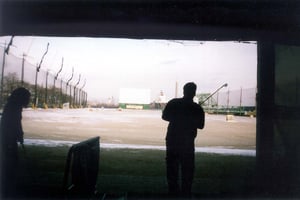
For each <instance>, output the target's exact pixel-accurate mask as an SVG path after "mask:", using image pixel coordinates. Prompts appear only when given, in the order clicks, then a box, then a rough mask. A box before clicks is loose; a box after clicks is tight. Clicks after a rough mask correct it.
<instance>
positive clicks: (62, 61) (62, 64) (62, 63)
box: [53, 58, 64, 105]
mask: <svg viewBox="0 0 300 200" xmlns="http://www.w3.org/2000/svg"><path fill="white" fill-rule="evenodd" d="M63 66H64V58H62V60H61V66H60V69H59V71H58V72H57V73H56V76H55V77H54V83H53V97H54V98H55V100H54V102H53V103H54V105H56V95H55V82H56V80H57V78H58V75H59V73H60V72H61V71H62V69H63ZM60 88H61V87H60Z"/></svg>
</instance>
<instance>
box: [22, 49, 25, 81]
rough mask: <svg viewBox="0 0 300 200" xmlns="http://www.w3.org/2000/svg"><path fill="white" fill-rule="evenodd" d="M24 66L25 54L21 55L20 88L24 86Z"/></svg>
mask: <svg viewBox="0 0 300 200" xmlns="http://www.w3.org/2000/svg"><path fill="white" fill-rule="evenodd" d="M24 64H25V53H23V58H22V71H21V86H22V87H23V86H24Z"/></svg>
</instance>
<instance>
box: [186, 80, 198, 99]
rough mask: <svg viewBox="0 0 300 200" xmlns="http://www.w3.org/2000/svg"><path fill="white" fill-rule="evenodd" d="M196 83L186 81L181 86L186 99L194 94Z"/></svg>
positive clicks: (191, 97)
mask: <svg viewBox="0 0 300 200" xmlns="http://www.w3.org/2000/svg"><path fill="white" fill-rule="evenodd" d="M196 89H197V85H196V84H195V83H193V82H189V83H186V84H185V85H184V86H183V96H184V98H187V99H191V100H192V99H193V98H194V96H195V95H196Z"/></svg>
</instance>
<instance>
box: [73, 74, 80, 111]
mask: <svg viewBox="0 0 300 200" xmlns="http://www.w3.org/2000/svg"><path fill="white" fill-rule="evenodd" d="M80 78H81V74H79V78H78V81H77V83H76V84H75V86H74V95H73V107H74V106H75V104H76V87H77V86H78V84H79V82H80Z"/></svg>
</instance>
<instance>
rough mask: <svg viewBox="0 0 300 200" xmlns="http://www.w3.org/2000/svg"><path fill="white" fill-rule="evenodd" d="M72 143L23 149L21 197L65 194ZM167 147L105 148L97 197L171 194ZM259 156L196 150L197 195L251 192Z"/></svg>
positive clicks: (246, 195) (195, 192)
mask: <svg viewBox="0 0 300 200" xmlns="http://www.w3.org/2000/svg"><path fill="white" fill-rule="evenodd" d="M67 151H68V147H57V148H54V147H44V146H29V147H27V149H26V155H24V154H23V152H22V151H21V152H20V154H21V155H22V154H23V155H22V156H21V161H20V166H21V168H20V169H19V170H18V176H19V178H18V190H17V191H18V197H20V198H21V197H22V198H40V199H44V198H48V199H58V198H63V197H64V195H63V190H62V185H63V175H64V169H65V164H66V163H65V161H66V156H67ZM164 161H165V152H164V151H161V150H130V149H127V150H116V149H114V150H106V149H101V151H100V168H99V173H98V184H97V190H98V192H99V195H98V197H99V198H100V197H101V195H103V194H104V193H106V194H110V195H111V196H113V195H114V196H118V195H122V194H125V193H127V196H128V198H129V199H130V198H137V199H138V198H151V197H152V198H155V199H157V198H163V197H166V194H167V184H166V179H165V162H164ZM254 169H255V158H254V157H244V156H224V155H216V154H202V153H197V154H196V173H195V179H194V185H193V193H194V194H195V197H196V198H197V197H199V198H200V197H202V198H203V197H205V198H220V197H222V198H223V197H239V198H242V197H252V196H253V194H254V177H255V170H254Z"/></svg>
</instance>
